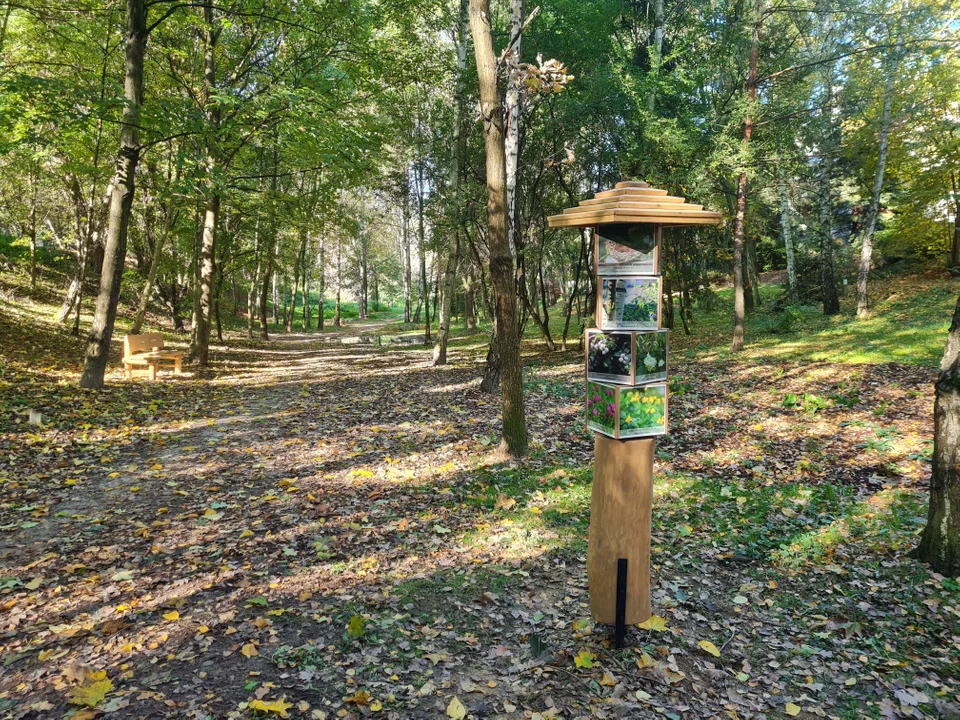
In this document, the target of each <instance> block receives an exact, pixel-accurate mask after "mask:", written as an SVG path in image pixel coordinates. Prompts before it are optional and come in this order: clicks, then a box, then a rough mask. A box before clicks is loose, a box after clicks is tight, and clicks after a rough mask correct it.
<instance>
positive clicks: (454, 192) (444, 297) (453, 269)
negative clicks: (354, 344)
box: [433, 0, 469, 365]
mask: <svg viewBox="0 0 960 720" xmlns="http://www.w3.org/2000/svg"><path fill="white" fill-rule="evenodd" d="M468 4H469V0H460V11H459V12H458V14H457V27H456V30H455V32H454V35H455V37H456V41H457V77H456V80H455V85H454V99H453V155H452V157H451V159H450V197H451V201H452V204H453V208H452V209H453V212H452V213H451V215H452V225H453V227H452V233H451V234H452V235H453V242H452V243H450V244H449V247H448V248H447V252H446V263H445V267H444V270H443V292H442V294H441V300H440V317H439V322H438V327H437V344H436V345H435V346H434V348H433V364H434V365H446V364H447V344H448V343H449V341H450V309H451V306H452V304H453V293H454V282H455V280H456V274H457V264H458V262H459V259H460V224H461V217H460V216H461V211H460V203H461V199H460V158H461V153H462V144H463V141H462V138H461V129H462V125H463V115H464V107H465V105H466V87H465V83H464V75H465V72H466V67H467V34H468V33H469V27H468V19H467V18H468V9H469V7H468Z"/></svg>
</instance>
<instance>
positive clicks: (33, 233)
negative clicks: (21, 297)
mask: <svg viewBox="0 0 960 720" xmlns="http://www.w3.org/2000/svg"><path fill="white" fill-rule="evenodd" d="M39 181H40V178H39V177H38V172H37V171H36V163H34V168H32V169H31V172H30V177H29V180H28V184H29V185H30V220H29V222H30V292H32V293H35V292H36V291H37V183H38V182H39Z"/></svg>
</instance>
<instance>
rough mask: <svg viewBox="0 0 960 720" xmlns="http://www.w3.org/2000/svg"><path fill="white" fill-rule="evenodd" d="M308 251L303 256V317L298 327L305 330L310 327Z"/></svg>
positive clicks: (309, 266) (309, 267) (309, 265)
mask: <svg viewBox="0 0 960 720" xmlns="http://www.w3.org/2000/svg"><path fill="white" fill-rule="evenodd" d="M309 255H310V253H307V254H306V255H304V257H303V317H302V322H301V323H300V327H301V329H302V330H304V331H307V330H309V329H310V315H311V313H312V310H311V308H310V280H311V278H310V269H311V263H310V257H309Z"/></svg>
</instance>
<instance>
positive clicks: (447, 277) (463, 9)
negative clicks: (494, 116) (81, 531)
mask: <svg viewBox="0 0 960 720" xmlns="http://www.w3.org/2000/svg"><path fill="white" fill-rule="evenodd" d="M515 1H516V0H515ZM520 2H521V4H522V0H520ZM468 11H469V0H460V13H459V15H458V16H457V28H456V37H457V80H456V98H455V100H454V106H453V157H452V158H451V163H450V192H451V195H452V197H453V207H454V213H453V215H454V217H453V245H452V247H450V248H449V249H448V251H447V261H446V265H445V267H444V271H443V294H442V296H441V304H440V321H439V323H438V329H437V344H436V345H435V346H434V348H433V364H434V365H446V364H447V344H448V343H449V342H450V308H451V305H452V302H453V292H454V281H455V280H456V275H457V265H458V264H459V261H460V153H461V144H462V143H461V127H462V125H463V114H464V112H463V108H464V104H465V97H464V96H465V88H464V82H463V80H464V75H465V73H466V68H467V34H468V33H469V31H470V30H469V27H468V19H467V18H468V17H469V16H468Z"/></svg>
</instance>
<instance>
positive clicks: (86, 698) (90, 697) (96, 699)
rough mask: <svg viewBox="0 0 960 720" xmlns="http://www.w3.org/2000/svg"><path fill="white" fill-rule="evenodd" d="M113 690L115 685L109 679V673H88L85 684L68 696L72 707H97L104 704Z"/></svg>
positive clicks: (74, 689) (84, 679)
mask: <svg viewBox="0 0 960 720" xmlns="http://www.w3.org/2000/svg"><path fill="white" fill-rule="evenodd" d="M112 689H113V683H112V682H110V680H109V678H107V671H106V670H100V671H99V672H90V671H87V672H86V674H85V675H84V678H83V682H81V683H80V684H79V685H77V686H76V687H75V688H73V689H72V690H71V691H70V693H69V695H68V696H67V697H68V699H69V701H70V704H71V705H85V706H87V707H96V706H97V705H99V704H100V703H102V702H103V699H104V698H105V697H106V696H107V693H108V692H110V690H112Z"/></svg>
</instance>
